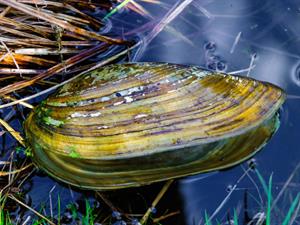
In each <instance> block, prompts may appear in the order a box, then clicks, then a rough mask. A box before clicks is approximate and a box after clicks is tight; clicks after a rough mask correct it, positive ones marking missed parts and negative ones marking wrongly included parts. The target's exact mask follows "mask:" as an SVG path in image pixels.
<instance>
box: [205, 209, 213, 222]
mask: <svg viewBox="0 0 300 225" xmlns="http://www.w3.org/2000/svg"><path fill="white" fill-rule="evenodd" d="M205 225H212V224H211V222H210V220H209V216H208V215H207V212H206V211H205Z"/></svg>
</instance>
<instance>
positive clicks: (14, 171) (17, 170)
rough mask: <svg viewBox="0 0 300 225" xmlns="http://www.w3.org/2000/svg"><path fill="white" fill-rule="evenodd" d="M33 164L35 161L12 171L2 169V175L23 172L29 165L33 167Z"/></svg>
mask: <svg viewBox="0 0 300 225" xmlns="http://www.w3.org/2000/svg"><path fill="white" fill-rule="evenodd" d="M32 165H33V163H30V164H28V165H26V166H23V167H22V168H20V169H16V170H11V171H0V177H2V176H9V175H12V174H16V173H20V172H22V171H23V170H26V169H28V168H29V167H31V166H32Z"/></svg>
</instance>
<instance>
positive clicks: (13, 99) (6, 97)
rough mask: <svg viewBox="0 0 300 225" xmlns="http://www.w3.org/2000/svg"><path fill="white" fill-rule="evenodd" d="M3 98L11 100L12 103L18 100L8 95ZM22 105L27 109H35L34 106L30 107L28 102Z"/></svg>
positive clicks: (21, 103)
mask: <svg viewBox="0 0 300 225" xmlns="http://www.w3.org/2000/svg"><path fill="white" fill-rule="evenodd" d="M3 98H5V99H8V100H11V101H16V100H17V99H15V98H13V97H11V96H8V95H4V96H3ZM20 105H22V106H25V107H27V108H29V109H33V108H34V107H33V105H30V104H29V103H27V102H20Z"/></svg>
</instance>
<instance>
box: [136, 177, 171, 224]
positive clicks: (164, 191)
mask: <svg viewBox="0 0 300 225" xmlns="http://www.w3.org/2000/svg"><path fill="white" fill-rule="evenodd" d="M172 183H173V180H169V181H167V182H166V183H165V184H164V186H163V187H162V189H161V190H160V192H159V193H158V195H157V196H156V198H155V199H154V201H153V202H152V204H151V207H149V208H148V210H147V211H146V213H145V214H144V216H143V217H142V219H141V220H140V224H142V225H143V224H145V222H146V221H147V220H148V218H149V216H150V214H151V212H152V209H153V208H155V207H156V205H157V204H158V203H159V201H160V200H161V198H162V197H163V196H164V194H165V193H166V192H167V190H168V189H169V187H170V186H171V184H172Z"/></svg>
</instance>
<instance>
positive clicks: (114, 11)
mask: <svg viewBox="0 0 300 225" xmlns="http://www.w3.org/2000/svg"><path fill="white" fill-rule="evenodd" d="M131 1H133V0H124V1H123V2H122V3H120V4H119V5H117V6H116V8H114V9H113V10H111V11H110V12H109V13H108V14H107V15H106V16H105V17H104V18H103V19H104V20H106V19H108V18H109V17H111V16H112V15H113V14H115V13H116V12H118V11H119V10H120V9H122V8H123V7H125V6H126V5H127V4H128V3H130V2H131Z"/></svg>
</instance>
